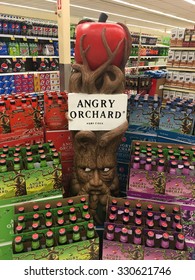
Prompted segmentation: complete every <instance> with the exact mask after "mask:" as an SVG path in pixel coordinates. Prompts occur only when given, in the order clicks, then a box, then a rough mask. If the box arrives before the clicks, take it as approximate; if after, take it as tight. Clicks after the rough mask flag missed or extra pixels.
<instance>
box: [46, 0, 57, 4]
mask: <svg viewBox="0 0 195 280" xmlns="http://www.w3.org/2000/svg"><path fill="white" fill-rule="evenodd" d="M45 1H47V2H51V3H57V0H45Z"/></svg>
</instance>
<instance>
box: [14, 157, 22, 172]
mask: <svg viewBox="0 0 195 280" xmlns="http://www.w3.org/2000/svg"><path fill="white" fill-rule="evenodd" d="M20 169H21V168H20V159H19V158H17V157H16V158H14V170H15V171H19V170H20Z"/></svg>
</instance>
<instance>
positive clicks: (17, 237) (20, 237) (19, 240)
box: [15, 236, 22, 244]
mask: <svg viewBox="0 0 195 280" xmlns="http://www.w3.org/2000/svg"><path fill="white" fill-rule="evenodd" d="M20 242H22V236H16V237H15V243H16V244H18V243H20Z"/></svg>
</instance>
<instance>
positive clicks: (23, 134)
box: [0, 128, 44, 148]
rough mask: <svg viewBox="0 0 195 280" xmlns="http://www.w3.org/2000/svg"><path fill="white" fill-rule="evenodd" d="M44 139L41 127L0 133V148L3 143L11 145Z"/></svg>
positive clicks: (32, 142)
mask: <svg viewBox="0 0 195 280" xmlns="http://www.w3.org/2000/svg"><path fill="white" fill-rule="evenodd" d="M38 141H39V142H43V141H44V133H43V129H42V128H40V129H31V130H29V129H28V130H26V129H24V130H20V131H15V132H12V133H7V134H1V135H0V148H2V147H3V145H8V146H10V147H13V146H15V145H18V144H19V145H25V144H26V143H30V144H31V145H33V144H35V143H36V142H38Z"/></svg>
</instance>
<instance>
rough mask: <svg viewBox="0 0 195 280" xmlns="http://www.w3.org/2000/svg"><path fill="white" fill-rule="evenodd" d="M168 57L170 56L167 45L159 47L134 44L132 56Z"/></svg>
mask: <svg viewBox="0 0 195 280" xmlns="http://www.w3.org/2000/svg"><path fill="white" fill-rule="evenodd" d="M139 55H140V57H154V56H159V57H167V56H168V48H167V47H166V46H163V47H157V46H143V45H140V46H138V45H137V46H133V47H132V49H131V54H130V58H133V57H138V56H139Z"/></svg>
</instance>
